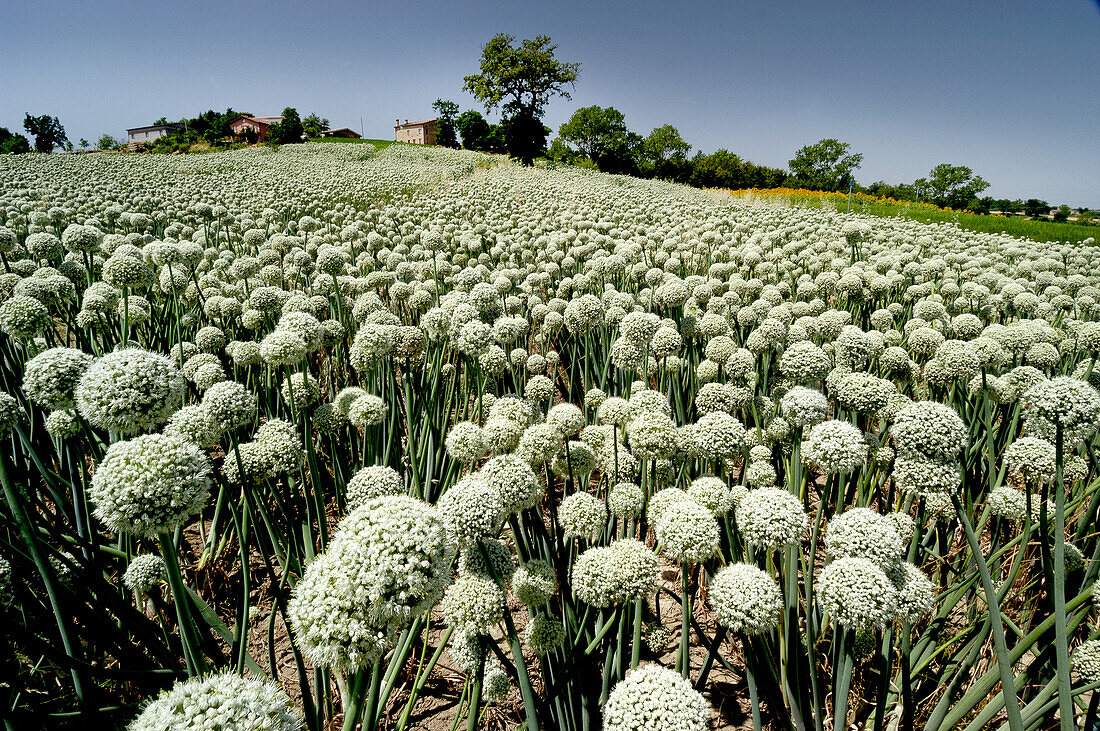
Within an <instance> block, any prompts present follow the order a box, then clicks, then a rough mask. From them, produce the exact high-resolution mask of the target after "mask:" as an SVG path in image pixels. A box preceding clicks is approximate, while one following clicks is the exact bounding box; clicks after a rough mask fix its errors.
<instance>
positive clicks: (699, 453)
mask: <svg viewBox="0 0 1100 731" xmlns="http://www.w3.org/2000/svg"><path fill="white" fill-rule="evenodd" d="M635 423H636V422H635ZM632 428H633V425H632ZM682 439H683V441H682V443H681V448H682V449H684V451H686V452H687V453H688V454H691V455H692V456H695V457H700V458H702V459H712V460H716V459H733V458H734V457H736V456H737V455H738V454H740V453H741V448H742V447H743V446H744V444H745V439H746V430H745V425H744V424H742V423H741V422H740V421H738V420H737V418H736V417H733V416H730V415H729V414H727V413H724V412H712V413H709V414H704V415H703V416H701V417H699V420H698V421H696V422H695V423H694V424H691V425H689V426H688V427H685V430H682Z"/></svg>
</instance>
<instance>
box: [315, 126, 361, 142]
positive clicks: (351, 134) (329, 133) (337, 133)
mask: <svg viewBox="0 0 1100 731" xmlns="http://www.w3.org/2000/svg"><path fill="white" fill-rule="evenodd" d="M321 136H322V137H344V138H346V139H349V140H357V139H359V133H358V132H356V131H355V130H353V129H349V128H347V127H339V128H337V129H326V130H324V131H323V132H321Z"/></svg>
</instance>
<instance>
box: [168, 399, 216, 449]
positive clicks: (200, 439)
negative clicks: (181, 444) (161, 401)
mask: <svg viewBox="0 0 1100 731" xmlns="http://www.w3.org/2000/svg"><path fill="white" fill-rule="evenodd" d="M164 433H165V434H168V435H171V436H176V437H179V438H180V439H183V440H184V441H188V442H191V443H192V444H195V445H197V446H200V447H210V446H212V445H213V444H214V443H215V442H216V441H218V437H219V436H221V433H222V432H221V430H220V429H219V428H218V425H217V424H216V423H215V422H214V420H213V419H211V418H210V413H209V412H208V411H207V410H206V408H205V407H203V406H202V405H201V404H196V405H193V406H184V407H183V408H182V409H179V410H178V411H176V412H175V413H174V414H172V416H171V417H169V418H168V424H167V425H165V427H164Z"/></svg>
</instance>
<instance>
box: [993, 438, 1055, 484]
mask: <svg viewBox="0 0 1100 731" xmlns="http://www.w3.org/2000/svg"><path fill="white" fill-rule="evenodd" d="M1004 463H1005V466H1006V467H1007V468H1008V473H1009V474H1010V475H1019V476H1020V479H1021V480H1023V481H1024V482H1025V483H1027V484H1029V485H1035V486H1038V485H1046V484H1050V483H1052V482H1054V477H1055V474H1054V473H1055V471H1056V469H1057V463H1056V460H1055V449H1054V445H1053V444H1051V443H1050V442H1048V441H1046V440H1045V439H1037V438H1035V437H1020V438H1019V439H1017V440H1016V441H1014V442H1013V443H1012V444H1009V445H1008V447H1006V448H1005V452H1004Z"/></svg>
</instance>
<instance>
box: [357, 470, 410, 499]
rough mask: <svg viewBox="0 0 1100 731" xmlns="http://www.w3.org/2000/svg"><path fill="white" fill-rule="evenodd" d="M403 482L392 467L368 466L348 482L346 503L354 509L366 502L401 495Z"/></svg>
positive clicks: (403, 489)
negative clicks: (386, 496)
mask: <svg viewBox="0 0 1100 731" xmlns="http://www.w3.org/2000/svg"><path fill="white" fill-rule="evenodd" d="M404 492H405V482H404V480H402V479H401V475H399V474H398V473H397V470H395V469H394V468H393V467H387V466H385V465H369V466H367V467H364V468H363V469H361V470H359V471H358V472H356V473H355V474H354V475H352V478H351V479H350V480H348V488H347V502H348V506H349V508H355V507H357V506H359V505H361V504H363V503H365V502H367V501H368V500H370V499H372V498H376V497H382V496H384V495H401V494H403V493H404Z"/></svg>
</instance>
